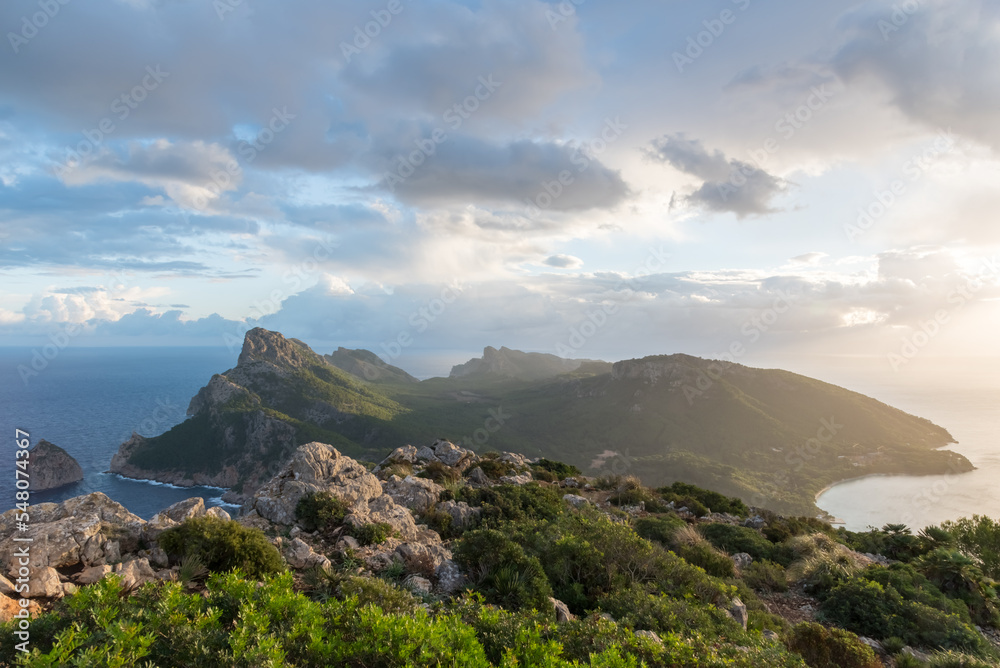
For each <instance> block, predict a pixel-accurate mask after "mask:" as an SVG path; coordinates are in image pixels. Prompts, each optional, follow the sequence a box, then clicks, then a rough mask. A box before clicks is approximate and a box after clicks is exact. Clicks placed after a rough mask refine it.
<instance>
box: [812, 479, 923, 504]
mask: <svg viewBox="0 0 1000 668" xmlns="http://www.w3.org/2000/svg"><path fill="white" fill-rule="evenodd" d="M896 475H912V474H908V473H866V474H865V475H858V476H854V477H853V478H844V479H843V480H837V481H836V482H831V483H830V484H829V485H827V486H826V487H824V488H823V489H821V490H819V491H818V492H816V496H815V497H813V503H816V502H817V501H819V497H821V496H823V495H824V494H826V493H827V492H829V491H830V490H831V489H833V488H834V487H836V486H837V485H843V484H844V483H848V482H854V481H855V480H864V479H865V478H890V477H892V476H896ZM930 475H934V474H930ZM820 510H822V508H820Z"/></svg>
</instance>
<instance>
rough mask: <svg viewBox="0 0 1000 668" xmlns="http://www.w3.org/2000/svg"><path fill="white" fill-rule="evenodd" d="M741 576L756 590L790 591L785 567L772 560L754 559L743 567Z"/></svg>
mask: <svg viewBox="0 0 1000 668" xmlns="http://www.w3.org/2000/svg"><path fill="white" fill-rule="evenodd" d="M740 577H742V578H743V581H744V582H746V583H747V585H748V586H749V587H750V588H751V589H754V590H756V591H788V578H787V577H785V569H784V568H782V567H781V565H779V564H776V563H774V562H771V561H766V560H762V561H754V562H753V563H752V564H750V565H749V566H747V567H746V568H744V569H743V572H742V573H740Z"/></svg>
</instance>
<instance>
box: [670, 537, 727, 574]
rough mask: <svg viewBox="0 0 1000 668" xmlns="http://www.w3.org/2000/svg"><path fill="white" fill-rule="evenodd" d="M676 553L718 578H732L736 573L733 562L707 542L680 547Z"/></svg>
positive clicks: (676, 549)
mask: <svg viewBox="0 0 1000 668" xmlns="http://www.w3.org/2000/svg"><path fill="white" fill-rule="evenodd" d="M674 551H675V552H676V553H677V554H678V556H680V557H681V558H683V559H684V561H686V562H688V563H690V564H693V565H695V566H698V567H699V568H703V569H705V572H706V573H708V574H709V575H712V576H715V577H717V578H731V577H733V576H734V575H735V573H736V567H735V566H734V565H733V560H732V559H730V558H729V556H727V555H725V554H723V553H722V552H719V551H718V550H717V549H715V548H714V547H712V546H711V545H710V544H709V543H707V542H706V543H695V544H693V545H679V546H678V547H676V548H675V549H674Z"/></svg>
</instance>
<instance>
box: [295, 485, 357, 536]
mask: <svg viewBox="0 0 1000 668" xmlns="http://www.w3.org/2000/svg"><path fill="white" fill-rule="evenodd" d="M349 510H350V509H349V507H348V505H347V504H346V503H345V502H344V501H341V500H340V499H338V498H337V497H335V496H333V495H332V494H330V493H329V492H310V493H308V494H306V495H305V496H303V497H302V498H301V499H299V502H298V503H297V504H295V519H296V520H297V521H298V523H299V524H300V525H301V526H302V528H303V529H305V530H306V531H317V530H322V529H327V528H329V527H333V526H337V525H339V524H341V523H342V522H343V521H344V517H346V516H347V513H348V511H349Z"/></svg>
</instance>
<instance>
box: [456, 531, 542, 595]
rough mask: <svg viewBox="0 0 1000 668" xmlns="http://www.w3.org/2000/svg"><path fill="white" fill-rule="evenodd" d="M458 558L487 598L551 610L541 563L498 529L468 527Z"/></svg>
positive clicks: (459, 542)
mask: <svg viewBox="0 0 1000 668" xmlns="http://www.w3.org/2000/svg"><path fill="white" fill-rule="evenodd" d="M454 555H455V560H456V561H457V562H458V564H459V565H460V566H462V567H463V570H465V572H466V573H468V574H469V576H470V578H471V579H472V581H473V583H474V585H475V587H476V589H477V590H478V591H479V592H481V593H482V594H483V595H484V596H485V598H486V600H487V601H488V602H490V603H494V604H497V605H504V606H508V607H511V608H514V609H531V608H534V609H536V610H549V609H550V608H551V604H550V603H549V597H550V596H551V595H552V587H551V586H550V585H549V581H548V579H547V578H546V577H545V572H544V570H543V569H542V565H541V563H540V562H539V561H538V559H537V558H536V557H533V556H529V555H528V554H526V553H525V550H524V548H523V547H522V546H521V545H519V544H518V543H516V542H515V541H513V540H512V539H511V538H509V537H508V536H507V535H505V534H504V533H502V532H500V531H497V530H496V529H477V530H475V531H467V532H465V533H464V534H463V535H462V537H461V538H460V539H459V541H458V544H457V545H456V546H455V549H454Z"/></svg>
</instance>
